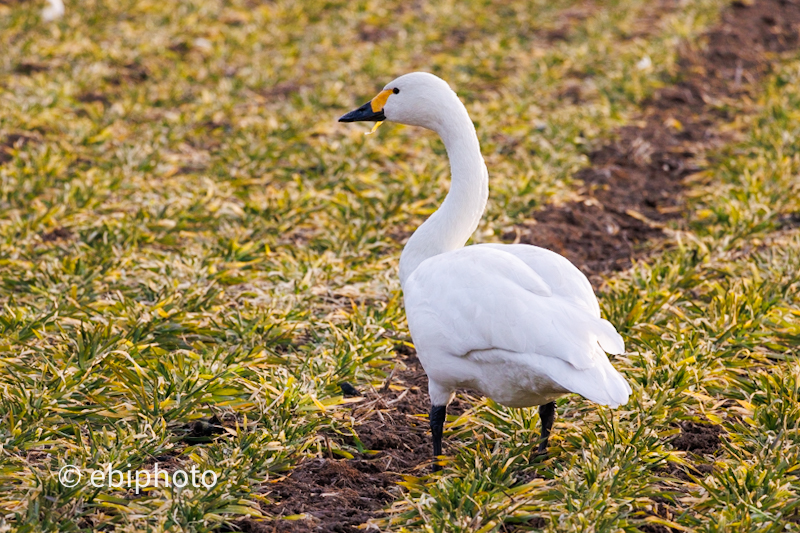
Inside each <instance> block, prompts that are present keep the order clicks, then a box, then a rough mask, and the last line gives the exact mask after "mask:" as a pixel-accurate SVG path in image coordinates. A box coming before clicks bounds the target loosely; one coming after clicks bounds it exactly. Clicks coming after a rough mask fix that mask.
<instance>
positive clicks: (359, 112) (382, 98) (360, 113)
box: [339, 90, 392, 122]
mask: <svg viewBox="0 0 800 533" xmlns="http://www.w3.org/2000/svg"><path fill="white" fill-rule="evenodd" d="M391 94H392V91H390V90H385V91H381V92H379V93H378V95H377V96H376V97H375V98H373V99H372V100H370V101H369V102H367V103H366V104H364V105H362V106H361V107H359V108H358V109H354V110H353V111H350V112H349V113H347V114H346V115H342V116H341V117H340V118H339V122H363V121H373V122H383V121H384V120H386V115H384V114H383V106H385V105H386V100H388V99H389V95H391Z"/></svg>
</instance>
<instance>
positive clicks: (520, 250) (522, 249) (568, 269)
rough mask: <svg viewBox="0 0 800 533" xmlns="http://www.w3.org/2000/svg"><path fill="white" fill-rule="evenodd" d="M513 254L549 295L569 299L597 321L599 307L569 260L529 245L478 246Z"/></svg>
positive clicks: (590, 286) (583, 276)
mask: <svg viewBox="0 0 800 533" xmlns="http://www.w3.org/2000/svg"><path fill="white" fill-rule="evenodd" d="M476 246H481V247H486V248H493V249H495V250H501V251H503V252H507V253H509V254H512V255H514V256H515V257H517V258H518V259H520V260H521V261H522V262H523V263H525V264H526V265H528V267H529V268H530V269H531V270H533V271H534V272H536V273H537V274H538V275H539V276H540V277H541V278H542V279H543V280H544V281H545V282H546V283H547V284H548V285H549V286H550V288H551V289H552V291H553V294H554V295H555V296H558V297H560V298H564V299H567V300H569V301H570V302H571V303H572V304H574V305H577V306H578V307H581V308H583V309H585V310H586V311H588V312H589V313H591V314H592V315H594V316H596V317H597V318H600V305H599V304H598V303H597V297H596V296H595V295H594V290H592V285H591V284H590V283H589V280H588V279H586V276H585V275H584V274H583V272H581V271H580V270H578V268H577V267H576V266H575V265H573V264H572V263H571V262H570V261H569V259H567V258H566V257H564V256H562V255H559V254H557V253H555V252H553V251H551V250H547V249H545V248H539V247H538V246H531V245H529V244H495V243H487V244H478V245H476Z"/></svg>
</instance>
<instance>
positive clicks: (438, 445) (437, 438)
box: [430, 405, 447, 472]
mask: <svg viewBox="0 0 800 533" xmlns="http://www.w3.org/2000/svg"><path fill="white" fill-rule="evenodd" d="M446 416H447V406H446V405H433V406H431V415H430V421H431V434H432V435H433V457H434V460H435V459H436V457H438V456H440V455H442V432H443V431H444V419H445V417H446ZM441 468H442V467H440V466H439V465H438V464H436V463H433V470H434V472H436V471H437V470H441Z"/></svg>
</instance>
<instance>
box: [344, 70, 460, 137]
mask: <svg viewBox="0 0 800 533" xmlns="http://www.w3.org/2000/svg"><path fill="white" fill-rule="evenodd" d="M463 110H464V106H463V104H461V101H460V100H459V99H458V96H456V93H455V92H453V90H452V89H451V88H450V86H449V85H447V82H445V81H444V80H442V79H441V78H438V77H436V76H434V75H433V74H428V73H427V72H412V73H410V74H405V75H403V76H400V77H399V78H397V79H395V80H394V81H392V82H390V83H389V84H387V85H386V87H384V88H383V90H382V91H381V92H379V93H378V94H377V96H375V98H373V99H372V100H370V101H369V102H367V103H366V104H364V105H362V106H361V107H359V108H358V109H354V110H353V111H350V112H349V113H347V114H346V115H343V116H342V117H341V118H340V119H339V122H360V121H371V122H382V121H384V120H390V121H392V122H398V123H400V124H407V125H409V126H422V127H423V128H428V129H429V130H434V131H439V129H440V127H441V126H442V125H443V124H444V123H446V122H447V119H448V117H449V116H450V115H452V114H454V113H459V114H460V113H463V112H464V111H463Z"/></svg>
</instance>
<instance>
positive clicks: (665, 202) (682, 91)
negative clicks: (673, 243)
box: [504, 0, 800, 283]
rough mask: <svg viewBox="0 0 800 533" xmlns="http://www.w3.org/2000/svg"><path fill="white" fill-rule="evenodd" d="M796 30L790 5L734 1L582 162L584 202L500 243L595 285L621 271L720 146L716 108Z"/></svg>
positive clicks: (657, 232)
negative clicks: (544, 255)
mask: <svg viewBox="0 0 800 533" xmlns="http://www.w3.org/2000/svg"><path fill="white" fill-rule="evenodd" d="M799 28H800V3H798V2H789V1H788V0H764V1H761V2H756V3H754V4H753V5H746V4H745V3H734V4H733V5H732V6H731V7H730V8H728V9H727V10H726V11H725V12H724V13H723V14H722V18H721V21H720V23H719V24H718V25H717V26H716V27H715V28H713V29H712V30H710V31H709V32H708V33H707V34H706V36H705V40H706V42H707V45H706V47H705V48H704V49H703V50H702V51H697V50H690V49H686V50H684V51H683V52H682V53H681V57H680V61H679V67H680V69H679V72H678V76H677V79H678V80H679V81H678V83H676V84H675V85H673V86H670V87H666V88H664V89H662V90H660V91H658V92H657V93H656V95H655V96H654V97H653V98H652V99H650V100H649V101H646V102H644V104H643V111H642V115H641V117H640V118H639V120H637V121H634V124H633V125H629V126H625V127H623V128H621V129H620V130H619V131H618V138H617V140H616V141H614V142H612V143H610V144H607V145H605V146H602V147H601V148H599V149H597V150H594V151H592V152H591V153H590V154H589V159H590V161H591V166H589V167H587V168H585V169H583V170H582V171H580V173H579V174H578V175H577V176H576V177H578V178H580V179H582V180H583V182H584V186H583V188H582V189H581V190H580V191H579V192H580V194H581V196H582V197H583V200H582V201H577V202H572V203H569V204H566V205H561V206H548V207H546V208H545V209H543V210H542V211H540V212H538V213H535V214H534V217H535V219H536V222H535V224H533V225H530V226H518V227H516V228H514V231H511V232H509V233H508V234H506V235H505V236H504V237H505V239H506V240H514V239H519V242H522V243H527V244H536V245H537V246H542V247H545V248H549V249H551V250H554V251H556V252H558V253H560V254H562V255H564V256H565V257H567V258H568V259H570V260H571V261H572V262H574V263H575V264H576V265H577V266H578V267H579V268H580V269H581V270H582V271H583V272H584V273H586V274H587V275H589V276H590V279H592V281H593V282H595V283H597V282H599V281H600V279H599V275H600V274H601V273H604V272H609V271H617V270H622V269H625V268H628V267H629V266H630V265H631V261H632V259H633V258H636V257H640V256H642V255H643V254H644V253H645V250H644V246H643V244H644V243H645V242H647V241H652V240H653V239H658V238H660V237H662V236H663V231H662V227H663V224H664V223H665V222H667V221H669V220H672V219H676V218H679V217H680V216H681V212H682V200H681V193H682V191H683V188H684V184H683V180H684V178H685V177H686V176H688V175H690V174H693V173H695V172H697V171H699V170H701V169H702V167H703V165H704V159H703V158H704V154H705V153H706V152H707V151H708V150H709V149H710V148H714V147H717V146H720V145H721V144H723V143H724V142H726V141H728V140H729V139H728V138H726V137H725V135H723V134H721V133H719V131H718V126H720V125H722V124H724V123H725V122H727V121H728V120H729V119H730V117H729V116H727V114H726V111H725V109H724V107H723V106H722V105H721V104H724V102H725V101H731V100H733V99H742V98H748V97H750V96H751V95H752V93H753V92H755V91H756V90H757V88H756V87H754V85H753V82H755V81H757V80H758V79H759V78H761V77H762V76H763V75H764V74H766V73H767V72H769V70H770V65H771V61H770V55H769V54H770V53H775V52H783V51H787V50H792V49H796V48H797V47H798V46H799V45H800V32H799V31H798V29H799ZM647 248H648V249H652V246H649V247H647Z"/></svg>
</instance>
